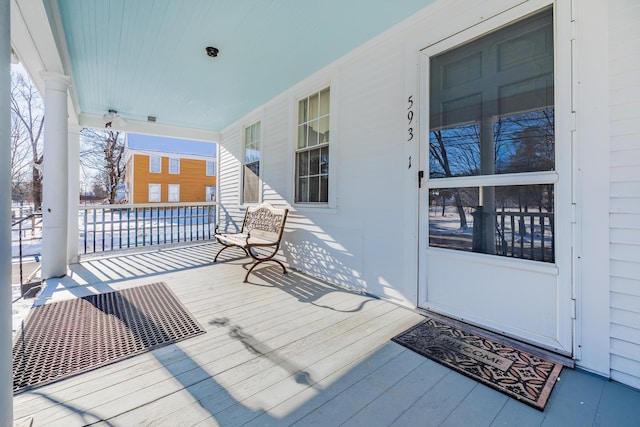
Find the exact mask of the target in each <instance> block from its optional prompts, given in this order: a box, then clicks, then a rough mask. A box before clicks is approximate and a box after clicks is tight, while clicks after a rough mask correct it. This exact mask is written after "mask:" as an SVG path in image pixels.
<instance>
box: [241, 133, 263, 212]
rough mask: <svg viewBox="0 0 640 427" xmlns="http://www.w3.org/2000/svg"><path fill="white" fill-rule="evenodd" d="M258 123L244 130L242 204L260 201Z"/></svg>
mask: <svg viewBox="0 0 640 427" xmlns="http://www.w3.org/2000/svg"><path fill="white" fill-rule="evenodd" d="M260 157H261V153H260V122H256V123H254V124H252V125H251V126H248V127H247V128H246V129H245V141H244V163H245V164H244V167H243V172H242V202H243V203H257V202H259V199H260Z"/></svg>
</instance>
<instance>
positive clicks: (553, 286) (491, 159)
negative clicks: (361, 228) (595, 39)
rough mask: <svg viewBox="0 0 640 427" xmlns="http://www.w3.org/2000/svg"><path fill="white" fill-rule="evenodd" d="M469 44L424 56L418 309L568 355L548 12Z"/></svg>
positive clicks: (567, 299)
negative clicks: (424, 128) (424, 158)
mask: <svg viewBox="0 0 640 427" xmlns="http://www.w3.org/2000/svg"><path fill="white" fill-rule="evenodd" d="M470 40H471V41H469V42H467V43H463V44H461V45H457V46H446V45H445V44H444V43H443V44H442V45H440V46H438V45H436V46H432V47H430V48H428V49H426V50H425V51H423V54H424V60H423V72H424V74H425V75H426V76H427V77H425V87H428V90H427V93H426V94H423V96H426V97H427V98H428V102H427V109H428V110H429V116H428V118H427V123H428V125H427V130H428V137H426V138H423V141H424V142H423V144H424V145H425V146H426V147H424V148H425V149H426V150H427V151H428V153H429V154H428V165H425V166H426V167H425V169H426V170H427V171H428V173H427V180H426V185H423V186H422V189H421V193H420V197H421V200H420V206H421V224H422V225H423V226H422V227H421V231H420V232H421V233H422V234H423V235H425V236H424V237H423V240H422V242H423V246H425V247H424V248H423V249H422V251H421V261H420V268H421V274H420V277H421V281H422V282H423V283H421V285H420V290H419V298H420V301H419V305H420V306H421V307H423V308H427V309H429V310H432V311H436V312H440V313H443V314H446V315H449V316H452V317H455V318H458V319H462V320H465V321H468V322H470V323H473V324H476V325H479V326H482V327H485V328H488V329H491V330H494V331H497V332H500V333H503V334H505V335H509V336H513V337H516V338H519V339H521V340H524V341H528V342H531V343H533V344H536V345H540V346H543V347H545V348H548V349H551V350H554V351H557V352H560V353H564V354H570V353H571V342H572V338H571V327H572V324H571V309H570V306H571V298H570V295H571V291H570V290H571V283H570V279H569V277H570V274H569V271H568V270H569V269H568V268H566V267H565V266H563V265H561V264H562V263H561V262H560V259H562V258H563V257H562V256H560V257H558V256H557V254H558V253H559V252H561V251H563V250H564V247H565V246H563V245H566V244H567V243H568V242H561V241H559V239H558V236H559V235H562V232H560V234H559V233H558V228H559V227H561V226H563V225H564V224H562V223H559V220H560V219H561V218H564V214H560V215H559V212H560V211H562V210H563V209H564V206H565V205H568V204H569V201H568V200H566V197H565V194H566V191H564V189H563V188H561V187H562V185H563V184H561V182H560V178H561V173H562V172H563V167H562V165H560V164H559V163H561V162H559V161H558V159H557V158H556V146H557V145H558V144H567V143H569V141H566V140H561V139H560V138H558V137H557V135H556V125H555V121H556V109H555V92H554V34H553V16H552V11H551V9H548V10H545V11H543V12H541V13H537V14H535V15H533V16H529V17H527V18H525V19H520V20H518V21H517V22H513V23H510V24H509V25H507V26H503V27H501V28H499V29H497V30H495V31H494V32H491V33H489V34H485V35H482V36H480V37H478V36H475V37H471V38H470ZM569 249H570V247H569Z"/></svg>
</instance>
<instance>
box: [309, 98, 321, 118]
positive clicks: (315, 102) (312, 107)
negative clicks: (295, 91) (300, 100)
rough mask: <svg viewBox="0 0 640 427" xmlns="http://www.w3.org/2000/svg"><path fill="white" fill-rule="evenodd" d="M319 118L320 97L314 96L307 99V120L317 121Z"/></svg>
mask: <svg viewBox="0 0 640 427" xmlns="http://www.w3.org/2000/svg"><path fill="white" fill-rule="evenodd" d="M319 116H320V96H319V94H317V93H316V94H315V95H312V96H310V97H309V119H308V120H313V119H317V118H318V117H319Z"/></svg>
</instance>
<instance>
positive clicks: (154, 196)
mask: <svg viewBox="0 0 640 427" xmlns="http://www.w3.org/2000/svg"><path fill="white" fill-rule="evenodd" d="M159 201H160V184H149V202H159Z"/></svg>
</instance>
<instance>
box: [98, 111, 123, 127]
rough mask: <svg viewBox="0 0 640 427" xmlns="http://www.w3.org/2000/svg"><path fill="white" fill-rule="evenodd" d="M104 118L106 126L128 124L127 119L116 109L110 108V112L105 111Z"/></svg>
mask: <svg viewBox="0 0 640 427" xmlns="http://www.w3.org/2000/svg"><path fill="white" fill-rule="evenodd" d="M102 118H103V119H104V121H105V123H104V127H106V128H110V127H112V126H116V127H119V128H121V127H125V126H126V125H127V123H128V122H127V121H126V120H125V119H123V118H122V117H120V115H119V114H118V112H117V111H116V110H109V112H108V113H105V114H104V115H103V116H102Z"/></svg>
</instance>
